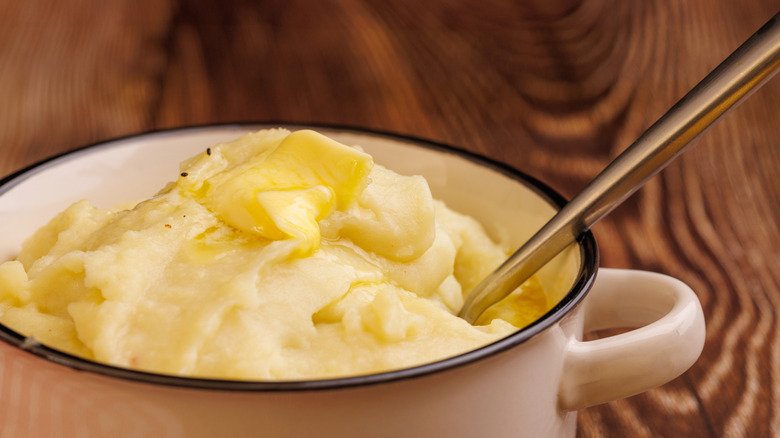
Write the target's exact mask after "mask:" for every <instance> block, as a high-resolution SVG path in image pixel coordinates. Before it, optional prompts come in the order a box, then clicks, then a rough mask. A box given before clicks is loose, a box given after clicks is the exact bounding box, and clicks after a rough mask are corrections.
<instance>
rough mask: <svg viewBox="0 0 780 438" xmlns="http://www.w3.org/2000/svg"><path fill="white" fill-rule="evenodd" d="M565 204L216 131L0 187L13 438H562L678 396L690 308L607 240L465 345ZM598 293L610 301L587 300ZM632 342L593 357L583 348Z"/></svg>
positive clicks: (441, 174)
mask: <svg viewBox="0 0 780 438" xmlns="http://www.w3.org/2000/svg"><path fill="white" fill-rule="evenodd" d="M564 202H565V201H564V200H563V199H562V198H561V197H560V196H559V195H558V194H556V193H555V192H554V191H552V190H551V189H550V188H549V187H547V186H545V185H544V184H542V183H540V182H539V181H536V180H534V179H533V178H530V177H528V176H527V175H524V174H522V173H520V172H518V171H516V170H514V169H511V168H509V167H507V166H504V165H502V164H500V163H497V162H494V161H491V160H488V159H485V158H483V157H479V156H476V155H473V154H470V153H466V152H464V151H461V150H458V149H455V148H451V147H449V146H446V145H441V144H436V143H433V142H429V141H425V140H420V139H413V138H408V137H404V136H398V135H394V134H389V133H378V132H371V131H365V130H360V129H354V128H341V127H331V126H315V127H311V126H294V125H286V126H277V125H263V124H239V125H216V126H204V127H192V128H182V129H174V130H168V131H160V132H152V133H146V134H141V135H137V136H131V137H127V138H122V139H116V140H111V141H107V142H103V143H99V144H95V145H90V146H87V147H84V148H82V149H79V150H76V151H73V152H70V153H68V154H65V155H62V156H58V157H54V158H52V159H49V160H46V161H44V162H42V163H38V164H36V165H33V166H31V167H29V168H27V169H23V170H21V171H19V172H17V173H15V174H13V175H10V176H8V177H6V178H5V179H3V180H2V181H1V182H0V212H2V214H0V227H2V229H3V230H5V231H4V233H3V235H2V237H0V263H1V264H0V376H2V377H0V424H3V425H4V428H6V430H8V429H9V428H10V430H13V431H14V432H15V433H18V434H21V435H27V436H48V435H51V436H54V435H58V436H61V434H63V433H65V434H66V435H78V434H86V435H89V434H94V435H98V436H103V435H109V434H110V435H115V436H122V435H127V436H146V435H156V436H187V437H189V436H215V435H220V436H246V435H257V434H259V435H261V436H345V435H346V436H432V435H434V434H436V435H445V434H446V435H448V436H480V435H481V436H573V433H574V427H575V421H576V410H577V409H579V408H583V407H587V406H591V405H594V404H598V403H603V402H606V401H610V400H614V399H618V398H621V397H626V396H630V395H633V394H636V393H639V392H642V391H644V390H647V389H649V388H652V387H654V386H658V385H660V384H663V383H664V382H666V381H668V380H670V379H673V378H675V377H676V376H678V375H679V374H681V373H682V372H684V371H685V370H686V369H687V368H688V367H689V366H690V365H691V364H692V363H693V362H694V361H695V360H696V358H697V357H698V355H699V353H700V351H701V348H702V345H703V340H704V325H703V324H704V323H703V317H702V312H701V307H700V305H699V303H698V301H697V300H696V296H695V294H694V293H693V292H692V291H691V290H690V289H689V288H688V287H687V286H685V285H684V284H682V283H681V282H679V281H678V280H675V279H672V278H669V277H666V276H663V275H660V274H653V273H646V272H639V271H631V270H610V269H598V267H597V265H598V253H597V249H596V245H595V241H594V238H593V236H592V235H591V234H590V233H586V234H585V235H583V236H581V238H580V239H579V240H578V242H577V243H576V244H574V245H572V246H571V247H570V248H568V249H567V250H566V251H564V252H563V253H562V254H561V255H559V256H558V257H556V258H555V259H554V260H552V261H551V262H550V263H549V264H548V265H547V266H545V267H544V268H543V269H542V270H540V271H539V272H538V273H537V274H536V275H535V276H534V277H532V278H531V279H530V280H528V281H527V282H525V283H524V284H522V285H518V287H517V289H516V290H515V291H514V292H513V293H512V294H511V295H510V296H509V297H507V298H506V299H505V300H503V301H502V302H500V303H498V304H497V305H495V306H494V307H492V308H490V309H488V310H487V311H486V312H485V313H484V314H483V315H482V317H481V318H480V320H479V321H477V324H475V325H470V324H468V323H466V322H465V321H464V320H462V319H460V318H458V317H457V313H458V311H459V310H460V307H461V306H462V305H463V301H464V297H465V296H466V295H467V294H468V292H469V291H470V290H471V288H472V287H474V285H476V283H478V282H479V281H480V280H481V279H482V278H484V276H485V275H487V274H488V273H489V272H491V271H492V270H493V269H495V267H497V266H498V265H499V264H500V263H501V262H502V261H503V260H504V259H505V258H506V257H507V256H508V255H509V254H510V253H511V252H512V251H513V250H514V249H516V248H517V247H518V246H519V245H521V244H522V243H523V242H524V241H525V240H526V239H528V238H529V237H530V236H531V235H532V234H533V233H534V232H535V230H536V229H538V228H539V227H541V225H543V224H544V223H545V222H546V221H547V220H548V219H549V218H550V217H551V216H552V215H553V214H554V213H555V211H556V209H557V208H559V207H560V206H561V205H562V204H563V203H564ZM597 272H598V279H597ZM613 327H629V328H634V330H631V331H628V332H625V333H622V334H619V335H616V336H611V337H607V338H603V339H599V340H596V341H589V342H583V341H582V340H581V339H582V335H583V333H584V332H586V331H589V330H597V329H602V328H613Z"/></svg>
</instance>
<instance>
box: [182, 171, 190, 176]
mask: <svg viewBox="0 0 780 438" xmlns="http://www.w3.org/2000/svg"><path fill="white" fill-rule="evenodd" d="M187 175H189V173H187V172H182V173H181V176H184V177H186V176H187Z"/></svg>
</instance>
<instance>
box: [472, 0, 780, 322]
mask: <svg viewBox="0 0 780 438" xmlns="http://www.w3.org/2000/svg"><path fill="white" fill-rule="evenodd" d="M778 66H780V13H778V14H777V15H775V16H774V17H773V18H772V19H771V20H769V22H767V23H766V24H765V25H764V26H763V27H762V28H761V29H759V30H758V31H757V32H756V33H755V34H753V35H752V36H751V37H750V38H749V39H748V40H747V41H745V42H744V43H743V44H742V45H741V46H740V47H739V48H738V49H737V50H735V51H734V53H732V54H731V55H730V56H729V57H728V58H726V60H725V61H723V62H722V63H721V64H720V65H719V66H718V67H717V68H715V70H713V71H712V72H711V73H710V74H709V75H707V77H705V78H704V79H703V80H702V81H701V82H699V84H698V85H696V87H694V88H693V89H692V90H691V91H690V92H688V94H686V95H685V96H684V97H683V98H682V99H681V100H680V101H679V102H677V103H676V104H675V105H674V106H673V107H672V108H671V109H670V110H669V111H668V112H667V113H666V114H664V115H663V116H662V117H661V118H660V119H659V120H658V121H657V122H655V123H654V124H653V126H651V127H650V128H649V129H648V130H647V131H645V132H644V134H642V135H641V136H640V137H639V139H637V140H636V141H635V142H634V143H633V144H632V145H631V146H629V147H628V148H627V149H626V150H625V151H624V152H623V153H622V154H621V155H620V156H618V157H617V158H616V159H615V160H614V161H613V162H612V163H610V164H609V165H608V166H607V167H606V168H605V169H604V170H603V171H602V172H601V173H600V174H599V175H598V176H596V178H595V179H594V180H593V181H591V183H590V184H589V185H588V186H587V187H585V189H584V190H583V191H582V192H580V193H579V194H578V195H577V196H575V197H574V198H573V199H572V200H571V201H570V202H569V203H567V204H566V205H565V206H564V207H563V208H562V209H561V210H560V211H559V212H558V213H557V214H556V215H555V216H554V217H553V218H552V219H551V220H550V221H549V222H548V223H547V224H546V225H545V226H544V227H542V228H541V229H540V230H539V231H538V232H537V233H536V234H535V235H534V236H533V237H532V238H531V239H530V240H529V241H528V242H526V243H525V244H524V245H523V246H522V247H521V248H520V249H518V250H517V251H516V252H515V253H514V254H512V256H510V257H509V259H507V260H506V261H505V262H504V263H503V264H502V265H501V266H500V267H499V268H498V269H496V270H495V271H494V272H493V273H492V274H490V275H489V276H488V277H487V278H485V279H484V280H483V281H482V282H481V283H480V284H478V285H477V286H476V287H475V288H474V290H472V291H471V293H470V294H469V296H468V298H467V299H466V302H465V304H464V306H463V308H462V310H461V312H460V315H459V316H461V317H462V318H464V319H465V320H467V321H468V322H470V323H472V324H473V323H474V322H475V321H476V320H477V318H478V317H479V316H480V315H481V314H482V312H484V311H485V309H487V308H488V307H490V306H492V305H493V304H495V303H497V302H498V301H500V300H501V299H502V298H504V297H506V296H507V295H509V293H511V292H512V291H513V290H514V289H516V288H517V287H518V286H519V285H520V284H522V283H523V282H524V281H525V280H527V279H528V278H529V277H531V275H533V274H534V273H535V272H536V271H537V270H539V268H541V267H542V266H544V265H545V264H546V263H547V262H548V261H550V260H551V259H552V258H553V257H555V256H556V255H557V254H558V253H560V252H561V251H562V250H563V249H564V248H566V247H567V246H569V245H570V244H571V243H573V242H574V241H575V240H576V239H577V236H579V235H580V234H581V233H583V232H585V231H587V230H588V229H590V227H591V226H593V224H595V223H596V222H598V221H599V219H601V218H602V217H604V216H606V215H607V214H608V213H609V212H611V211H612V210H613V209H614V208H615V207H616V206H618V205H619V204H620V203H622V202H623V201H624V200H626V198H628V197H629V196H631V195H632V194H633V193H634V192H635V191H636V190H637V189H638V188H639V187H641V186H642V185H643V184H644V183H645V182H646V181H647V180H648V179H650V177H652V176H653V175H655V174H656V173H657V172H659V171H660V170H661V169H663V168H664V167H666V165H667V164H668V163H669V162H671V161H672V160H673V159H674V158H675V157H677V155H679V154H680V153H681V152H682V151H683V150H684V149H685V148H686V147H687V146H688V145H689V144H691V142H693V140H695V139H696V138H698V137H699V135H701V134H702V133H704V132H705V131H706V130H707V129H708V128H709V127H710V126H712V125H713V124H714V123H715V122H717V121H718V120H719V119H720V118H721V117H723V116H724V115H725V114H726V113H727V112H728V111H729V110H730V109H732V108H734V107H736V106H737V104H739V103H741V102H742V101H743V100H744V99H745V98H747V97H748V96H749V95H750V94H751V92H753V91H755V90H756V89H758V88H759V87H760V86H761V85H763V84H764V83H766V82H767V81H768V80H769V79H770V78H771V77H772V75H773V74H774V73H776V71H777V69H778Z"/></svg>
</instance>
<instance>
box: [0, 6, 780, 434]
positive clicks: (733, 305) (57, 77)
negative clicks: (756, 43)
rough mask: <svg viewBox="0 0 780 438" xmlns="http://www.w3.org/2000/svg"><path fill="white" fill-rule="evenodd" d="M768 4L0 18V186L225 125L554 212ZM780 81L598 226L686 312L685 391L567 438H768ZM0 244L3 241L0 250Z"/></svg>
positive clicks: (774, 391)
mask: <svg viewBox="0 0 780 438" xmlns="http://www.w3.org/2000/svg"><path fill="white" fill-rule="evenodd" d="M778 10H780V0H744V1H736V0H686V1H679V0H637V1H633V0H631V1H626V0H584V1H577V0H530V1H522V2H521V1H498V0H479V1H476V0H475V1H468V2H463V1H453V0H404V1H383V0H372V1H358V0H317V1H308V0H289V1H285V0H279V1H275V0H274V1H257V2H255V1H250V0H220V1H213V2H210V1H206V0H192V1H186V0H179V1H176V0H107V1H96V0H74V1H55V0H52V1H42V0H25V1H17V0H0V175H6V174H9V173H11V172H13V171H15V170H17V169H20V168H22V167H24V166H26V165H29V164H31V163H33V162H35V161H37V160H40V159H43V158H45V157H48V156H50V155H52V154H56V153H60V152H63V151H67V150H70V149H73V148H76V147H79V146H81V145H84V144H87V143H90V142H95V141H98V140H103V139H107V138H111V137H115V136H120V135H125V134H132V133H138V132H143V131H147V130H152V129H158V128H165V127H176V126H184V125H193V124H202V123H214V122H225V121H268V120H270V121H279V120H281V121H289V122H303V123H305V122H320V123H321V122H327V123H337V124H348V125H355V126H362V127H368V128H377V129H381V130H390V131H396V132H399V133H404V134H411V135H414V136H419V137H426V138H429V139H433V140H436V141H441V142H446V143H450V144H452V145H455V146H459V147H462V148H464V149H468V150H471V151H475V152H478V153H481V154H484V155H487V156H490V157H493V158H496V159H498V160H501V161H504V162H506V163H508V164H510V165H512V166H514V167H516V168H518V169H521V170H523V171H525V172H527V173H529V174H531V175H534V176H536V177H538V178H540V179H542V180H543V181H546V182H547V183H549V184H550V185H552V186H553V187H555V188H557V189H558V190H560V191H561V192H563V193H564V194H565V195H567V196H571V195H573V194H574V193H576V192H577V191H578V190H579V189H581V188H582V187H583V186H584V184H585V183H586V182H587V181H588V180H590V179H591V178H592V177H593V176H595V175H596V174H597V173H598V172H599V171H600V170H601V169H602V168H603V167H604V166H605V165H606V164H607V163H608V162H609V161H610V160H611V159H612V158H614V157H615V156H616V155H617V154H618V153H619V152H620V151H621V150H623V149H624V148H625V147H626V146H627V145H629V144H630V143H631V141H632V140H633V139H634V138H636V137H637V136H638V135H639V134H640V133H641V132H642V131H643V130H644V129H645V128H646V127H648V126H649V125H650V124H651V123H652V122H653V121H655V120H656V119H657V117H659V116H660V115H661V114H662V113H663V112H664V111H665V110H666V109H667V108H668V107H670V106H671V105H672V104H673V103H674V102H675V101H676V100H677V99H678V98H680V97H681V96H682V95H683V94H684V93H685V92H686V91H687V90H688V89H689V88H691V87H692V86H693V85H695V83H696V82H698V80H699V79H701V78H702V77H703V76H704V75H705V74H706V73H707V72H709V71H710V70H711V69H712V68H714V67H715V66H716V65H717V64H718V63H719V62H720V61H721V60H722V59H723V58H725V57H726V55H727V54H728V53H730V52H731V51H732V50H734V49H735V48H736V47H737V46H738V45H739V44H740V43H741V42H742V41H743V40H744V39H746V38H747V37H748V36H749V35H750V34H752V33H753V32H754V31H755V30H756V29H758V28H759V27H760V26H761V25H762V24H763V23H764V22H766V21H767V20H768V19H769V18H770V17H771V16H772V15H774V14H775V13H777V12H778ZM778 217H780V78H775V79H774V81H773V82H771V83H769V84H768V85H767V86H765V87H764V88H763V89H762V90H760V91H759V92H758V93H757V94H756V95H754V96H753V97H751V98H750V100H749V101H748V102H746V103H745V104H744V105H743V106H741V107H740V108H738V109H737V110H736V111H734V112H733V113H731V114H730V115H729V116H728V117H727V119H725V120H724V121H722V122H721V123H720V124H719V125H718V126H716V127H715V128H714V129H712V130H711V131H710V132H709V133H708V134H706V135H705V136H704V137H703V138H702V139H701V140H700V141H699V142H698V144H696V145H695V146H694V147H693V148H691V149H690V150H689V151H688V152H686V153H685V154H684V155H683V156H682V157H681V158H679V159H678V160H677V161H676V162H674V163H672V165H671V166H670V167H669V168H667V170H665V171H664V172H663V173H662V174H661V175H659V176H657V177H655V178H653V179H652V180H651V181H650V182H649V183H648V184H647V185H646V186H645V187H644V188H643V189H642V190H641V191H640V192H639V193H637V194H636V195H635V196H634V197H633V198H632V199H631V200H630V201H629V202H627V203H626V204H624V205H623V206H621V207H620V208H619V209H618V210H617V211H616V212H615V213H613V214H612V215H611V216H610V217H609V218H608V219H606V220H604V221H603V222H602V223H600V224H598V225H597V226H596V227H595V232H596V235H597V238H598V241H599V244H600V246H601V250H602V257H603V259H602V265H603V266H609V267H631V268H640V269H649V270H654V271H660V272H664V273H668V274H670V275H673V276H675V277H678V278H681V279H682V280H684V281H686V282H687V283H688V284H690V285H691V286H692V287H693V288H694V289H695V290H696V292H697V293H698V295H699V297H700V299H701V302H702V304H703V306H704V309H705V314H706V317H707V324H708V325H707V342H706V346H705V348H704V353H703V355H702V357H701V359H700V360H699V361H698V363H697V364H696V365H695V366H694V367H693V368H692V369H691V370H690V371H689V372H688V373H686V374H685V375H683V376H682V377H681V378H679V379H676V380H675V381H674V382H672V383H670V384H668V385H666V386H664V387H662V388H659V389H657V390H653V391H650V392H648V393H646V394H643V395H640V396H636V397H632V398H629V399H626V400H621V401H618V402H614V403H610V404H607V405H603V406H599V407H596V408H591V409H587V410H584V411H582V412H581V414H580V422H579V435H580V436H582V437H597V436H615V437H622V436H636V437H644V436H652V437H655V436H668V437H680V436H730V437H731V436H735V437H740V436H746V437H748V436H749V437H765V436H773V435H774V436H780V323H779V322H778V318H779V317H780V230H779V229H778V228H779V226H778ZM2 232H8V231H7V230H6V231H2Z"/></svg>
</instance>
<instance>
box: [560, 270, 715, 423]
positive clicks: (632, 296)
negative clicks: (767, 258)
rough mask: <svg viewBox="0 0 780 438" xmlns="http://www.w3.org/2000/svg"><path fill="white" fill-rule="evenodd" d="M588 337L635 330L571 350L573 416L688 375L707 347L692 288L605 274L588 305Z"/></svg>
mask: <svg viewBox="0 0 780 438" xmlns="http://www.w3.org/2000/svg"><path fill="white" fill-rule="evenodd" d="M583 305H584V309H583V310H584V331H585V332H586V333H587V332H589V331H594V330H602V329H610V328H635V327H639V328H635V329H634V330H631V331H628V332H625V333H621V334H617V335H615V336H609V337H606V338H602V339H597V340H593V341H586V342H582V341H578V340H576V339H573V340H571V341H570V342H569V344H568V345H567V347H566V354H565V358H564V364H563V375H562V378H561V383H560V391H559V399H558V401H559V406H560V408H561V409H563V410H566V411H573V410H577V409H582V408H586V407H588V406H593V405H597V404H600V403H605V402H608V401H612V400H617V399H620V398H624V397H628V396H631V395H634V394H638V393H640V392H643V391H646V390H648V389H650V388H654V387H656V386H660V385H663V384H664V383H666V382H668V381H670V380H672V379H674V378H676V377H677V376H679V375H680V374H682V373H683V372H685V370H687V369H688V368H689V367H690V366H691V365H693V363H694V362H695V361H696V359H697V358H698V357H699V354H700V353H701V351H702V348H703V346H704V336H705V329H704V314H703V312H702V309H701V304H700V303H699V300H698V298H697V297H696V294H695V293H694V292H693V291H692V290H691V288H690V287H688V286H687V285H686V284H685V283H683V282H681V281H680V280H677V279H675V278H672V277H668V276H666V275H662V274H656V273H652V272H644V271H633V270H621V269H599V272H598V277H597V279H596V282H595V284H594V285H593V289H592V290H591V291H590V293H589V295H588V297H587V298H586V299H585V302H584V303H583Z"/></svg>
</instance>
